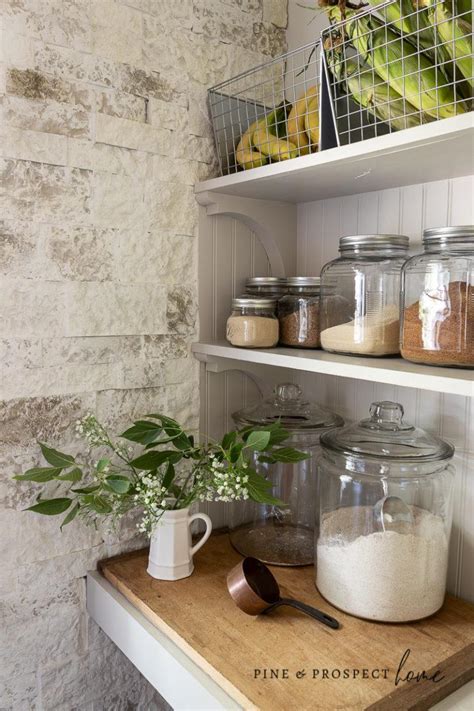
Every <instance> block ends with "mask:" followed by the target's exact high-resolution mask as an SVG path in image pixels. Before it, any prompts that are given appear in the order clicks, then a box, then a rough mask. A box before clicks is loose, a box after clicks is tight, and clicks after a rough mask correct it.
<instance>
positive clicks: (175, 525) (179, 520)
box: [147, 508, 212, 580]
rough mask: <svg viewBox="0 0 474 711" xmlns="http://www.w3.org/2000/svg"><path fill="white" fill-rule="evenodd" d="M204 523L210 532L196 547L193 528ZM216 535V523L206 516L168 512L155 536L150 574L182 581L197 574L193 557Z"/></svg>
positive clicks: (150, 554) (152, 541)
mask: <svg viewBox="0 0 474 711" xmlns="http://www.w3.org/2000/svg"><path fill="white" fill-rule="evenodd" d="M197 519H202V520H203V521H204V522H205V524H206V530H205V532H204V535H203V536H202V538H201V539H200V540H199V541H198V542H197V543H196V545H195V546H193V545H192V539H191V524H192V522H193V521H196V520H197ZM211 531H212V521H211V519H210V518H209V516H207V515H206V514H204V513H195V514H192V516H190V515H189V508H187V509H177V510H176V511H165V512H164V514H162V516H161V518H160V520H159V521H158V523H157V524H156V526H155V529H154V531H153V533H152V535H151V541H150V553H149V556H148V569H147V572H148V574H149V575H151V577H152V578H157V579H158V580H180V579H181V578H187V577H188V576H189V575H191V573H192V572H193V570H194V565H193V555H194V554H195V553H196V552H197V551H198V550H199V549H200V548H201V546H203V545H204V544H205V542H206V541H207V539H208V538H209V536H210V535H211Z"/></svg>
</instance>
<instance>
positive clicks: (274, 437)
mask: <svg viewBox="0 0 474 711" xmlns="http://www.w3.org/2000/svg"><path fill="white" fill-rule="evenodd" d="M289 436H290V433H289V432H288V430H285V429H284V428H283V427H281V425H280V424H278V423H275V425H272V427H271V429H270V442H269V443H268V445H269V446H270V447H274V446H275V445H276V444H281V443H282V442H285V441H286V440H287V439H288V437H289Z"/></svg>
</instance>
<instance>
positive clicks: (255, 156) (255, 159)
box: [235, 121, 268, 170]
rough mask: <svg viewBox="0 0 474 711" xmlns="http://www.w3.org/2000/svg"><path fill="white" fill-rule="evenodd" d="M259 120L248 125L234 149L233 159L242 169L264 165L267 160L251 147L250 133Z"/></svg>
mask: <svg viewBox="0 0 474 711" xmlns="http://www.w3.org/2000/svg"><path fill="white" fill-rule="evenodd" d="M260 122H261V121H255V122H254V123H253V124H252V125H251V126H249V127H248V129H247V130H246V131H245V133H244V135H243V136H242V137H241V139H240V141H239V143H238V145H237V148H236V149H235V159H236V160H237V162H238V163H239V164H240V165H241V166H242V168H243V169H244V170H248V169H249V168H259V167H260V166H261V165H265V163H266V162H267V160H268V158H267V157H266V156H264V155H262V154H261V153H260V152H259V151H256V150H253V149H252V134H253V132H254V131H255V129H256V128H257V126H258V124H259V123H260Z"/></svg>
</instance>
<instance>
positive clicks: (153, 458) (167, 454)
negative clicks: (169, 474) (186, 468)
mask: <svg viewBox="0 0 474 711" xmlns="http://www.w3.org/2000/svg"><path fill="white" fill-rule="evenodd" d="M181 458H182V454H181V453H180V452H175V451H173V450H172V449H169V450H168V449H165V450H164V451H163V452H155V451H151V452H147V453H146V454H142V455H141V456H140V457H137V458H136V459H133V460H132V461H131V462H130V464H131V465H132V466H133V467H136V468H137V469H145V470H147V471H151V470H152V469H158V467H160V466H161V465H162V464H163V463H164V462H171V463H172V464H175V463H176V462H179V460H180V459H181Z"/></svg>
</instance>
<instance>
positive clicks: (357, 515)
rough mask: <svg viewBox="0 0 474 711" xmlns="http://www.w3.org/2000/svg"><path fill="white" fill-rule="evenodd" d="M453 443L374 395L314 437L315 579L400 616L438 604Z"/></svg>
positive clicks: (346, 599) (417, 615) (352, 607)
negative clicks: (353, 417)
mask: <svg viewBox="0 0 474 711" xmlns="http://www.w3.org/2000/svg"><path fill="white" fill-rule="evenodd" d="M453 455H454V448H453V447H452V446H451V445H450V444H448V443H447V442H444V441H443V440H441V439H439V438H438V437H436V436H434V435H431V434H428V433H427V432H425V431H424V430H422V429H419V428H417V427H414V426H413V425H410V424H408V423H406V422H405V421H404V419H403V408H402V406H401V405H399V404H398V403H394V402H376V403H373V404H372V405H371V407H370V417H369V418H368V419H366V420H362V421H361V422H359V423H358V424H356V425H350V426H348V427H343V428H342V429H340V430H335V431H333V432H328V433H326V434H324V435H323V436H322V438H321V460H320V497H319V500H320V527H319V537H318V540H317V546H316V585H317V588H318V590H319V592H320V593H321V595H323V597H325V598H326V600H328V601H329V602H330V603H331V604H333V605H335V607H338V608H339V609H341V610H344V612H348V613H349V614H351V615H355V616H357V617H363V618H366V619H369V620H378V621H382V622H409V621H411V620H418V619H422V618H424V617H427V616H429V615H432V614H433V613H435V612H437V610H439V608H440V607H441V606H442V604H443V600H444V595H445V588H446V574H447V567H448V546H449V536H450V531H451V520H452V500H453V496H452V493H453V481H454V468H453V466H452V464H451V461H452V458H453Z"/></svg>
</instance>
